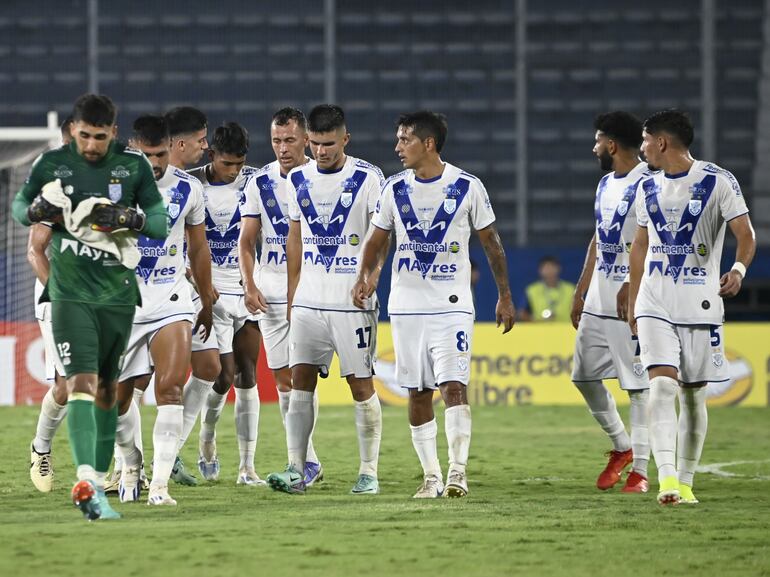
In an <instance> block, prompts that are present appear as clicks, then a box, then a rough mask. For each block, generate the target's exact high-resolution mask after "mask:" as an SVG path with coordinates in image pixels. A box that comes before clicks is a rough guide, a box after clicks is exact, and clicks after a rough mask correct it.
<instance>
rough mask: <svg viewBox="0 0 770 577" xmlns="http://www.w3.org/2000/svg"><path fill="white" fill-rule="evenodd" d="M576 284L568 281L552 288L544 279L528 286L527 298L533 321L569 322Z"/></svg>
mask: <svg viewBox="0 0 770 577" xmlns="http://www.w3.org/2000/svg"><path fill="white" fill-rule="evenodd" d="M574 293H575V285H574V284H572V283H570V282H567V281H559V284H558V285H557V286H556V287H554V288H550V287H548V286H546V284H545V283H544V282H542V281H539V282H534V283H532V284H531V285H529V286H528V287H527V300H529V309H530V312H531V313H532V320H533V321H549V322H569V320H570V312H571V311H572V295H573V294H574Z"/></svg>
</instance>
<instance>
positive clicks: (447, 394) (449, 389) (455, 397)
mask: <svg viewBox="0 0 770 577" xmlns="http://www.w3.org/2000/svg"><path fill="white" fill-rule="evenodd" d="M440 388H441V395H442V396H443V397H444V404H446V406H447V407H456V406H457V405H467V404H468V397H467V395H466V391H465V385H463V384H461V383H458V382H450V383H446V384H443V385H441V387H440Z"/></svg>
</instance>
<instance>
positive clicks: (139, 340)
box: [118, 314, 195, 382]
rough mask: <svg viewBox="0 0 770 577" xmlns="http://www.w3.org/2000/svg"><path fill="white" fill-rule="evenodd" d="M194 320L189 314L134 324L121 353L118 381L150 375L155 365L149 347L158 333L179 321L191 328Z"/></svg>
mask: <svg viewBox="0 0 770 577" xmlns="http://www.w3.org/2000/svg"><path fill="white" fill-rule="evenodd" d="M194 319H195V317H194V316H193V315H191V314H176V315H172V316H168V317H166V318H163V319H160V320H157V321H154V322H148V323H140V324H134V325H133V326H132V327H131V336H130V337H129V338H128V346H127V347H126V352H125V353H123V365H122V367H121V369H120V377H118V380H119V381H121V382H123V381H125V380H127V379H133V378H135V377H141V376H142V375H149V374H150V373H152V371H153V367H154V366H155V363H154V362H153V360H152V355H151V354H150V345H151V344H152V339H154V338H155V335H156V334H158V331H159V330H160V329H162V328H163V327H165V326H168V325H170V324H172V323H178V322H180V321H186V322H188V323H190V328H192V325H193V322H194Z"/></svg>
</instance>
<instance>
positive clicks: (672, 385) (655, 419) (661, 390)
mask: <svg viewBox="0 0 770 577" xmlns="http://www.w3.org/2000/svg"><path fill="white" fill-rule="evenodd" d="M678 390H679V384H678V383H677V382H676V380H674V379H672V378H670V377H655V378H653V379H651V380H650V400H649V415H650V419H649V430H650V444H651V446H652V454H653V456H654V457H655V463H656V464H657V466H658V479H659V480H660V481H662V480H663V479H667V478H669V477H676V460H675V455H676V437H677V418H676V396H677V393H678Z"/></svg>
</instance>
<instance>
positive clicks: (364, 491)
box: [350, 474, 380, 495]
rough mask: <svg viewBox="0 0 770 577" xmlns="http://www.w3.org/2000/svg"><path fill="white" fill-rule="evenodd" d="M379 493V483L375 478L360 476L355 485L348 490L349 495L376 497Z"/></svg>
mask: <svg viewBox="0 0 770 577" xmlns="http://www.w3.org/2000/svg"><path fill="white" fill-rule="evenodd" d="M379 492H380V482H379V481H378V480H377V477H372V476H371V475H364V474H361V475H359V476H358V480H357V481H356V484H355V485H353V488H352V489H351V490H350V493H351V495H377V494H378V493H379Z"/></svg>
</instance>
